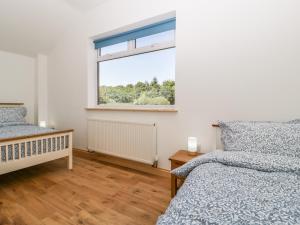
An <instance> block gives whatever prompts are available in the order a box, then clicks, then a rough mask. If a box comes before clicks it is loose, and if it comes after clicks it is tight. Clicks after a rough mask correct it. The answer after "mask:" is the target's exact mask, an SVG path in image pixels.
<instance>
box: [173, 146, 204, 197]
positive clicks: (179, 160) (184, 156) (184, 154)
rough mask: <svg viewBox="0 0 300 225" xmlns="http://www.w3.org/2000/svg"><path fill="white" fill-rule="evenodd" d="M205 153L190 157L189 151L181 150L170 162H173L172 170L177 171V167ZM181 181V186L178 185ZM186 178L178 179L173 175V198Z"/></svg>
mask: <svg viewBox="0 0 300 225" xmlns="http://www.w3.org/2000/svg"><path fill="white" fill-rule="evenodd" d="M203 154H204V153H197V154H196V155H189V153H188V151H186V150H179V151H177V152H176V153H175V154H174V155H172V156H171V157H170V158H169V160H170V161H171V170H174V169H176V168H177V167H180V166H182V165H183V164H185V163H187V162H188V161H190V160H191V159H193V158H195V157H197V156H199V155H203ZM178 181H179V183H180V184H179V185H178ZM183 181H184V178H182V177H176V176H175V175H173V174H171V197H172V198H173V197H174V196H175V195H176V193H177V190H178V189H179V187H180V186H181V184H182V183H183Z"/></svg>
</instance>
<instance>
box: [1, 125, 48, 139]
mask: <svg viewBox="0 0 300 225" xmlns="http://www.w3.org/2000/svg"><path fill="white" fill-rule="evenodd" d="M48 132H53V129H50V128H42V127H38V126H34V125H31V124H22V125H14V126H0V139H3V138H13V137H20V136H25V135H35V134H42V133H48Z"/></svg>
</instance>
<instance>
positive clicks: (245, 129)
mask: <svg viewBox="0 0 300 225" xmlns="http://www.w3.org/2000/svg"><path fill="white" fill-rule="evenodd" d="M219 124H220V128H221V139H222V142H223V145H224V150H225V151H245V152H254V153H264V154H274V155H284V156H292V157H299V158H300V123H280V122H242V121H233V122H219Z"/></svg>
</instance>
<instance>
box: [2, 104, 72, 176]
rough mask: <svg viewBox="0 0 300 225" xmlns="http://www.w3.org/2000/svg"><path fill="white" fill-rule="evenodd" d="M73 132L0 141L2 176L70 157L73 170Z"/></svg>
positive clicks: (62, 131)
mask: <svg viewBox="0 0 300 225" xmlns="http://www.w3.org/2000/svg"><path fill="white" fill-rule="evenodd" d="M21 105H23V103H0V107H18V106H21ZM72 135H73V130H61V131H54V132H48V133H43V134H38V135H29V136H21V137H15V138H5V139H0V175H1V174H5V173H9V172H12V171H16V170H19V169H23V168H27V167H31V166H34V165H38V164H41V163H45V162H49V161H52V160H55V159H59V158H63V157H68V168H69V169H70V170H71V169H72V168H73V160H72V159H73V154H72V151H73V149H72V147H73V146H72Z"/></svg>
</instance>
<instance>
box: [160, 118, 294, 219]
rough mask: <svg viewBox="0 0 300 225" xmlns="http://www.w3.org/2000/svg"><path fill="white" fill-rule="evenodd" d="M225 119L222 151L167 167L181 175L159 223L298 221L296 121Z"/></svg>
mask: <svg viewBox="0 0 300 225" xmlns="http://www.w3.org/2000/svg"><path fill="white" fill-rule="evenodd" d="M298 122H299V120H298ZM226 125H227V124H226ZM229 125H230V126H229V129H227V131H226V130H225V131H222V140H223V143H224V148H225V150H226V151H221V150H216V151H213V152H211V153H208V154H206V155H204V156H201V157H197V158H195V159H194V160H192V161H190V162H188V163H187V164H185V165H184V166H182V167H179V168H177V169H175V170H174V171H172V173H174V174H176V175H177V176H182V177H186V180H185V182H184V184H183V185H182V187H181V188H180V189H179V191H178V193H177V195H176V196H175V198H173V199H172V201H171V203H170V206H169V207H168V209H167V210H166V212H165V214H164V215H162V216H160V217H159V219H158V221H157V224H158V225H172V224H180V225H185V224H187V225H189V224H300V127H299V124H291V123H285V124H281V123H280V124H279V123H276V124H274V123H271V122H267V123H264V124H263V125H260V124H258V123H257V124H256V122H252V123H250V125H249V124H245V123H244V124H243V123H239V124H238V125H236V124H229ZM253 127H254V128H253ZM224 129H226V128H224ZM253 143H254V144H253ZM280 149H282V150H280Z"/></svg>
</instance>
